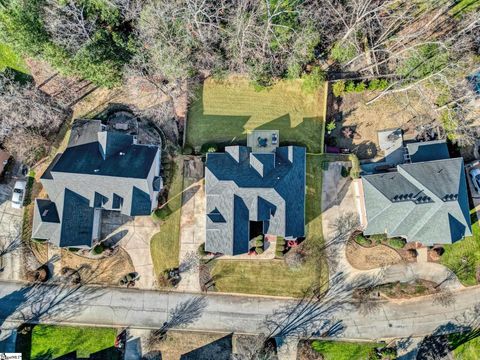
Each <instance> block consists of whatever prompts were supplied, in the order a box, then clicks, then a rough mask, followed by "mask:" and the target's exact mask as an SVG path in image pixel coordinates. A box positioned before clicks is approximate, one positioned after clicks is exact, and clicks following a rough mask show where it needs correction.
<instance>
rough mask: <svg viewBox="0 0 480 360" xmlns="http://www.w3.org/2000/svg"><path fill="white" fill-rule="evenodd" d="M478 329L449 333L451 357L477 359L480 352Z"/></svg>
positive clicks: (462, 359)
mask: <svg viewBox="0 0 480 360" xmlns="http://www.w3.org/2000/svg"><path fill="white" fill-rule="evenodd" d="M479 335H480V329H476V330H473V331H470V332H466V333H457V334H450V335H449V336H448V341H449V344H450V347H451V348H452V349H453V350H452V352H453V357H454V359H458V360H477V359H478V354H480V336H479Z"/></svg>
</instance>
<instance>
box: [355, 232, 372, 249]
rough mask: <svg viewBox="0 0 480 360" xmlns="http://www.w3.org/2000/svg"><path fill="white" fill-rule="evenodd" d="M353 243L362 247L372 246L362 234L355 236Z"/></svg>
mask: <svg viewBox="0 0 480 360" xmlns="http://www.w3.org/2000/svg"><path fill="white" fill-rule="evenodd" d="M354 239H355V242H356V243H357V244H360V245H362V246H367V247H368V246H371V245H372V241H371V240H370V239H367V238H366V237H365V236H363V234H358V235H357V236H355V238H354Z"/></svg>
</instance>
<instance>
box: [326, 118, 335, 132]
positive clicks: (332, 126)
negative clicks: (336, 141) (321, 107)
mask: <svg viewBox="0 0 480 360" xmlns="http://www.w3.org/2000/svg"><path fill="white" fill-rule="evenodd" d="M336 127H337V125H336V124H335V121H330V122H328V123H327V131H328V133H329V134H330V133H331V132H332V131H333V130H335V128H336Z"/></svg>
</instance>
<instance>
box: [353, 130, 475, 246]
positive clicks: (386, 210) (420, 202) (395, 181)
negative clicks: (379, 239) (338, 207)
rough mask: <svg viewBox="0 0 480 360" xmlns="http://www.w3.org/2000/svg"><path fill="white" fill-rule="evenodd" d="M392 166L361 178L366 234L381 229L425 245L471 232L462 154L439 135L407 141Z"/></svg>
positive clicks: (456, 237) (452, 240) (446, 242)
mask: <svg viewBox="0 0 480 360" xmlns="http://www.w3.org/2000/svg"><path fill="white" fill-rule="evenodd" d="M406 148H407V151H408V154H409V157H408V161H406V162H405V163H403V164H398V165H397V166H396V171H389V172H384V173H379V174H372V175H365V176H363V177H362V187H363V195H364V206H363V209H364V211H365V215H366V216H364V218H366V226H365V229H364V234H365V235H374V234H386V235H387V237H402V238H404V239H406V240H407V241H417V242H420V243H422V244H424V245H426V246H432V245H436V244H450V243H453V242H455V241H458V240H461V239H463V238H464V237H465V236H471V235H472V230H471V223H470V214H469V202H468V192H467V183H466V179H465V170H464V163H463V158H450V156H449V153H448V148H447V144H446V142H445V141H443V140H438V141H430V142H416V143H408V144H406Z"/></svg>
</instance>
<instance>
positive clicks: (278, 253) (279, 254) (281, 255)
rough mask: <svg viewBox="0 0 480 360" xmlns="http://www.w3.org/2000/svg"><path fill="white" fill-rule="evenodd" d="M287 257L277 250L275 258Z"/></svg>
mask: <svg viewBox="0 0 480 360" xmlns="http://www.w3.org/2000/svg"><path fill="white" fill-rule="evenodd" d="M284 256H285V255H284V254H283V251H281V250H277V251H275V257H277V258H283V257H284Z"/></svg>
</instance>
